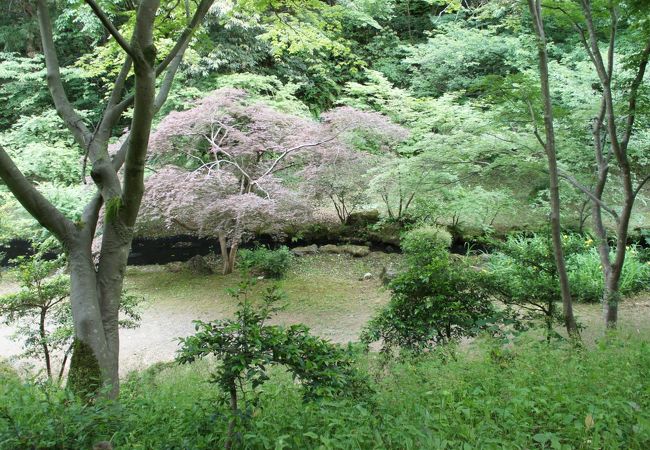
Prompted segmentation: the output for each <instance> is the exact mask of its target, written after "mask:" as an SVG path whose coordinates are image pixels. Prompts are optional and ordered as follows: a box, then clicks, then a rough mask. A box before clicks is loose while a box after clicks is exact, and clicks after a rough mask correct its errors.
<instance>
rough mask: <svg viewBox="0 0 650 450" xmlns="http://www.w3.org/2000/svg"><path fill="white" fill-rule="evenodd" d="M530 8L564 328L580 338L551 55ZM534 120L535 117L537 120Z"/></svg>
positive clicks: (533, 1)
mask: <svg viewBox="0 0 650 450" xmlns="http://www.w3.org/2000/svg"><path fill="white" fill-rule="evenodd" d="M528 7H529V9H530V13H531V15H532V17H533V28H534V30H535V34H536V36H537V49H538V57H539V75H540V84H541V90H542V100H543V104H544V129H545V137H546V142H543V141H542V140H541V138H539V136H538V139H539V140H540V142H541V143H542V144H544V149H545V150H546V156H547V159H548V169H549V184H550V186H549V188H550V197H551V198H550V203H551V235H552V238H553V253H554V256H555V264H556V267H557V273H558V279H559V281H560V290H561V293H562V310H563V315H564V325H565V327H566V330H567V332H568V333H569V336H571V337H578V327H577V324H576V321H575V317H574V315H573V302H572V299H571V291H570V288H569V277H568V275H567V271H566V264H565V260H564V251H563V249H562V227H561V221H560V187H559V177H558V168H557V156H556V148H555V130H554V128H553V106H552V104H551V92H550V87H549V74H548V53H547V50H546V35H545V33H544V23H543V21H542V8H541V4H540V0H528ZM533 119H534V118H533Z"/></svg>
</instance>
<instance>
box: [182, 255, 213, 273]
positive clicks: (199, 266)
mask: <svg viewBox="0 0 650 450" xmlns="http://www.w3.org/2000/svg"><path fill="white" fill-rule="evenodd" d="M186 265H187V270H189V271H190V272H191V273H193V274H195V275H211V274H212V273H213V272H212V268H211V267H210V265H209V264H208V262H207V261H206V260H205V258H204V257H203V256H201V255H196V256H193V257H192V258H191V259H190V260H189V261H187V263H186Z"/></svg>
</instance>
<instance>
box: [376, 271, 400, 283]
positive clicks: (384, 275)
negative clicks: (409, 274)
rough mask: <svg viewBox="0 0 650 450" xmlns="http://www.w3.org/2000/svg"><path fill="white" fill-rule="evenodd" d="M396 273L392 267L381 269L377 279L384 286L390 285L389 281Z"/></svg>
mask: <svg viewBox="0 0 650 450" xmlns="http://www.w3.org/2000/svg"><path fill="white" fill-rule="evenodd" d="M396 276H397V272H396V271H395V270H394V269H393V268H392V267H390V266H389V267H385V266H384V267H383V268H382V269H381V273H380V274H379V279H380V280H381V282H382V284H384V286H386V285H388V284H390V282H391V281H393V280H394V279H395V277H396Z"/></svg>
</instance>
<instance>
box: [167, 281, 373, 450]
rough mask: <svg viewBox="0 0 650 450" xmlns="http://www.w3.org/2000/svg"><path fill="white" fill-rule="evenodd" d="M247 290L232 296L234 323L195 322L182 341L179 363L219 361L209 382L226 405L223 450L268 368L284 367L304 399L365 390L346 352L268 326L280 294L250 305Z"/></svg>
mask: <svg viewBox="0 0 650 450" xmlns="http://www.w3.org/2000/svg"><path fill="white" fill-rule="evenodd" d="M248 288H249V283H248V282H244V283H243V285H242V286H241V287H240V289H239V290H237V291H235V292H234V295H235V297H236V298H238V299H240V300H241V301H240V303H239V309H238V310H237V312H236V313H235V319H232V320H231V319H227V320H216V321H214V322H209V323H205V322H200V321H197V322H195V323H196V331H197V332H196V334H195V335H193V336H190V337H187V338H181V340H180V341H181V344H182V348H181V350H180V351H179V361H180V362H182V363H190V362H194V361H195V360H197V359H201V358H204V357H206V356H208V355H214V356H216V357H217V358H218V359H219V360H220V361H221V364H220V365H219V367H218V369H217V370H216V372H215V373H214V374H213V375H212V377H211V379H210V381H211V382H212V383H214V384H217V385H218V386H219V388H220V390H221V392H222V393H223V394H224V396H225V398H224V403H226V402H228V403H229V405H230V410H231V414H232V417H231V419H230V423H229V425H228V439H227V441H226V443H225V448H227V449H229V448H231V446H232V443H233V440H234V438H235V427H236V426H237V422H238V420H237V419H238V417H239V416H241V415H242V412H243V411H246V410H247V409H248V408H249V406H250V404H247V402H250V401H251V399H250V396H252V397H253V401H254V399H255V396H256V394H257V391H258V388H259V387H260V386H262V385H263V384H264V383H265V382H266V381H268V380H269V377H270V376H269V368H270V367H271V366H275V365H282V366H284V367H286V368H287V370H289V371H290V372H291V373H292V374H293V376H294V378H295V379H296V380H298V381H299V382H300V384H301V386H302V387H303V389H304V398H305V399H314V398H322V397H340V396H352V397H354V396H356V395H362V394H363V393H364V391H365V390H367V389H366V388H367V386H368V385H367V382H366V380H365V378H363V377H362V376H361V375H360V374H359V373H358V371H357V370H356V368H355V366H354V359H353V358H352V355H351V354H350V352H349V351H346V350H345V349H344V348H341V347H339V346H337V345H335V344H332V343H330V342H327V341H325V340H324V339H322V338H319V337H316V336H313V335H312V334H311V333H310V332H309V329H308V328H307V327H305V326H304V325H291V326H289V327H288V328H284V327H281V326H279V325H266V324H265V322H266V321H267V320H268V319H270V318H271V316H272V315H273V313H274V312H275V311H277V308H276V307H275V304H276V303H277V302H278V301H279V300H280V293H279V292H278V291H277V290H275V289H274V288H269V290H268V291H267V292H266V295H265V296H264V299H263V302H262V304H261V305H253V303H252V302H251V301H249V300H248V298H247V292H248ZM249 386H250V387H249ZM246 394H248V395H249V398H248V400H247V396H246ZM242 399H243V400H244V404H243V405H242V404H241V401H242Z"/></svg>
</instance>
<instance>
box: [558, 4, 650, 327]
mask: <svg viewBox="0 0 650 450" xmlns="http://www.w3.org/2000/svg"><path fill="white" fill-rule="evenodd" d="M549 8H550V9H551V10H556V11H559V12H560V13H561V17H563V18H565V19H568V21H569V23H570V24H571V25H572V26H573V28H574V29H575V30H576V32H577V33H578V38H579V40H580V43H581V44H582V47H583V48H584V51H585V52H586V54H587V55H588V57H589V60H590V61H591V63H592V65H593V68H594V71H595V73H596V75H597V77H598V82H599V83H598V85H597V89H598V91H600V93H601V96H600V97H601V98H600V107H599V110H598V113H597V115H596V117H595V118H594V119H593V121H592V127H591V128H592V145H593V149H594V155H595V166H596V170H595V172H596V182H595V186H594V187H593V189H589V188H588V187H586V186H584V185H582V184H581V183H579V182H578V181H577V180H576V178H575V177H573V176H571V175H570V174H564V176H563V177H564V178H565V179H566V180H567V181H568V182H569V183H571V184H572V185H574V186H575V187H576V188H578V189H579V190H580V191H582V192H583V193H584V194H585V195H586V196H587V198H589V200H590V201H591V203H592V209H591V212H592V220H593V226H594V231H595V233H596V236H597V238H598V248H599V254H600V259H601V265H602V270H603V278H604V281H605V290H604V293H603V311H604V318H605V324H606V326H607V327H608V328H614V327H616V323H617V320H618V302H619V300H620V292H619V285H620V280H621V274H622V271H623V266H624V263H625V254H626V250H627V238H628V229H629V224H630V219H631V215H632V211H633V208H634V203H635V201H636V199H637V196H638V195H639V193H640V192H641V190H642V189H643V187H644V185H645V184H646V183H647V182H648V181H649V180H650V175H645V176H642V177H641V179H639V180H635V176H634V172H633V167H632V166H633V164H632V163H633V155H634V153H633V147H630V143H631V142H632V138H633V133H634V131H635V123H636V120H637V116H639V115H640V113H639V111H638V104H639V103H640V102H641V101H642V94H643V89H642V87H643V86H642V85H643V82H644V78H645V74H646V69H647V66H648V60H649V59H650V30H648V26H647V23H645V22H644V19H639V18H643V17H645V15H646V12H647V11H646V9H645V6H644V5H642V4H637V3H635V2H626V1H611V2H609V1H608V2H600V1H596V2H593V3H592V2H591V1H590V0H580V1H579V2H578V6H577V8H576V7H575V5H574V4H573V3H570V4H568V3H564V2H556V3H552V4H551V5H549ZM621 19H624V20H625V21H627V22H628V24H627V27H628V28H629V29H631V31H632V34H633V36H634V44H635V47H634V48H635V51H634V54H633V56H632V57H631V58H629V60H628V61H627V64H626V65H627V67H626V72H627V74H623V75H622V77H621V75H618V74H617V73H616V69H617V65H616V64H615V51H616V45H617V40H618V28H619V22H621ZM603 34H604V35H605V36H607V42H606V44H607V46H606V48H607V52H606V54H605V55H603V52H602V50H601V42H600V41H599V39H600V36H602V35H603ZM639 43H640V45H639ZM617 75H618V77H617ZM621 78H622V79H621ZM619 86H622V87H623V89H622V92H618V91H617V90H616V89H617V88H618V87H619ZM603 132H604V135H603ZM614 170H615V171H617V175H618V178H619V186H618V187H619V189H620V191H621V197H622V199H621V200H620V208H619V210H618V211H617V210H616V209H615V208H613V207H611V206H608V205H607V204H606V203H605V201H604V194H605V191H606V188H607V187H608V185H609V184H611V183H608V182H609V174H610V171H614ZM605 213H607V214H609V215H610V216H611V217H612V218H613V219H614V222H615V229H616V243H615V245H614V248H613V249H612V248H611V247H610V241H609V239H610V236H609V234H608V232H607V228H606V226H605V220H604V215H605Z"/></svg>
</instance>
